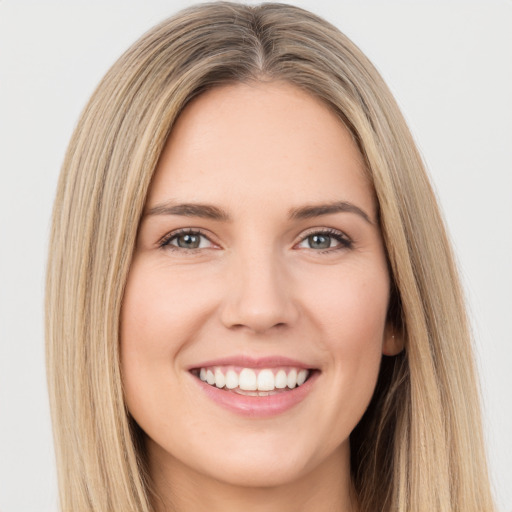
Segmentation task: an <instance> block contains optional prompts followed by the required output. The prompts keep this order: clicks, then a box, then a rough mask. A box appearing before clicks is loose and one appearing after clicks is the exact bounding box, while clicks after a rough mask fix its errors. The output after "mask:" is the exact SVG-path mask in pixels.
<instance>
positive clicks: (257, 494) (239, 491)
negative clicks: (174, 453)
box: [149, 446, 357, 512]
mask: <svg viewBox="0 0 512 512" xmlns="http://www.w3.org/2000/svg"><path fill="white" fill-rule="evenodd" d="M349 455H350V454H349V449H348V446H347V447H346V448H344V447H343V448H341V449H339V450H337V451H336V452H334V453H333V454H332V455H331V457H329V458H328V459H325V460H323V461H322V463H321V464H320V465H319V466H317V467H315V468H313V469H312V470H310V471H309V472H304V473H303V474H300V476H298V478H296V479H294V480H293V481H290V482H281V483H279V484H278V485H275V486H265V487H259V486H246V485H237V484H234V483H229V482H225V481H221V480H218V479H216V478H214V477H211V476H209V475H204V474H202V473H199V472H197V471H194V470H193V469H192V468H190V467H188V466H185V465H184V464H182V463H181V462H180V461H178V460H176V459H174V458H169V454H165V457H164V456H163V454H158V451H157V450H154V447H153V450H152V449H151V448H150V450H149V461H150V463H149V471H150V477H151V480H152V482H153V486H154V491H155V493H154V494H155V496H157V497H156V498H155V499H154V503H153V506H154V509H155V511H156V512H171V511H172V512H204V511H205V510H208V512H239V511H240V510H247V511H251V512H310V511H311V510H314V511H315V512H356V511H357V506H356V499H355V493H354V490H353V486H352V482H351V478H350V462H349V460H350V456H349Z"/></svg>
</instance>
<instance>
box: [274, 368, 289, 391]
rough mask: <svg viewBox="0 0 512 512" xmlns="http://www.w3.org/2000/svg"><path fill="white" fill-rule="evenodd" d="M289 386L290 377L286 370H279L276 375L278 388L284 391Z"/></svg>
mask: <svg viewBox="0 0 512 512" xmlns="http://www.w3.org/2000/svg"><path fill="white" fill-rule="evenodd" d="M287 385H288V377H287V376H286V372H285V371H284V370H279V371H278V372H277V374H276V388H277V389H284V388H285V387H286V386H287Z"/></svg>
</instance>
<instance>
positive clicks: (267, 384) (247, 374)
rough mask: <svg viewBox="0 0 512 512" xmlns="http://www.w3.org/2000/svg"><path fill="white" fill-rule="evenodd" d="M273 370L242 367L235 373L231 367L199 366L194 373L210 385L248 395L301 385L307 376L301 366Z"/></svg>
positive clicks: (261, 394)
mask: <svg viewBox="0 0 512 512" xmlns="http://www.w3.org/2000/svg"><path fill="white" fill-rule="evenodd" d="M274 372H275V370H271V369H268V368H265V369H261V370H259V371H258V370H253V369H252V368H242V369H241V371H240V373H237V372H236V371H235V370H234V369H233V368H229V369H227V371H226V368H222V367H215V368H213V367H212V368H208V369H207V368H201V369H200V370H199V372H198V373H197V374H196V375H198V377H199V378H200V379H201V380H202V381H203V382H207V383H208V384H209V385H210V386H216V387H217V388H219V389H221V388H224V387H225V388H226V389H233V390H235V391H237V390H238V391H243V393H242V394H246V395H250V396H267V395H268V394H269V393H268V392H269V391H270V392H272V391H275V390H276V389H285V388H289V389H293V388H295V387H296V386H302V384H304V382H306V380H307V378H308V376H309V371H308V370H305V369H303V368H302V369H297V368H289V369H287V370H285V369H282V368H281V369H279V370H278V371H277V372H276V373H274ZM270 394H272V393H270Z"/></svg>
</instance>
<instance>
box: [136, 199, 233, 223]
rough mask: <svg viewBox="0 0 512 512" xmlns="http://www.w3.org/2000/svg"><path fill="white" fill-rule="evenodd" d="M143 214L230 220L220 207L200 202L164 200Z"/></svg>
mask: <svg viewBox="0 0 512 512" xmlns="http://www.w3.org/2000/svg"><path fill="white" fill-rule="evenodd" d="M145 215H146V216H149V215H181V216H183V217H201V218H203V219H212V220H218V221H224V222H228V221H230V220H231V217H230V216H229V214H228V213H227V212H226V211H225V210H223V209H222V208H219V207H217V206H213V205H210V204H202V203H183V204H176V203H173V202H166V203H162V204H158V205H156V206H153V208H150V209H149V210H148V211H147V212H146V213H145Z"/></svg>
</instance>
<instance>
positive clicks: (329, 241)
mask: <svg viewBox="0 0 512 512" xmlns="http://www.w3.org/2000/svg"><path fill="white" fill-rule="evenodd" d="M351 246H352V241H351V240H350V239H349V238H348V237H347V236H346V235H345V234H344V233H342V232H341V231H338V230H334V229H329V230H322V231H315V232H313V233H309V234H308V235H307V236H306V237H305V238H303V239H302V241H301V242H300V243H299V244H298V245H297V247H298V248H300V249H313V250H318V251H328V250H336V249H347V248H350V247H351Z"/></svg>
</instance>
